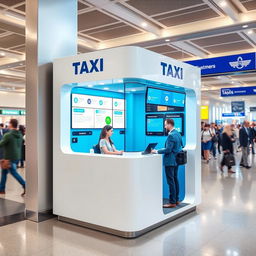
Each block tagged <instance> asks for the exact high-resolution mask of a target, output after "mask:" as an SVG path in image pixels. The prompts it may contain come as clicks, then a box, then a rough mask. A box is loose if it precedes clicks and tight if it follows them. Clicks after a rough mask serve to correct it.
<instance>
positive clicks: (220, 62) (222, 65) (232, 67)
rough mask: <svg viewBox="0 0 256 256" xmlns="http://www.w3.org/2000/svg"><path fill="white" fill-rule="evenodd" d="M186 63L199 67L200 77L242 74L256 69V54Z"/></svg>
mask: <svg viewBox="0 0 256 256" xmlns="http://www.w3.org/2000/svg"><path fill="white" fill-rule="evenodd" d="M186 63H188V64H191V65H194V66H197V67H199V68H200V69H201V75H202V76H206V75H217V74H223V73H234V72H242V71H248V70H255V69H256V53H255V52H253V53H244V54H236V55H230V56H223V57H216V58H209V59H200V60H192V61H187V62H186Z"/></svg>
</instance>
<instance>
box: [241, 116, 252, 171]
mask: <svg viewBox="0 0 256 256" xmlns="http://www.w3.org/2000/svg"><path fill="white" fill-rule="evenodd" d="M249 127H250V123H249V122H248V121H244V123H243V127H242V128H241V129H240V130H239V142H240V146H241V149H242V158H241V162H240V166H242V167H245V168H247V169H249V168H251V166H249V164H248V155H249V138H250V137H249Z"/></svg>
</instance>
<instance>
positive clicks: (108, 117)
mask: <svg viewBox="0 0 256 256" xmlns="http://www.w3.org/2000/svg"><path fill="white" fill-rule="evenodd" d="M105 122H106V124H108V125H109V124H111V117H110V116H107V117H106V118H105Z"/></svg>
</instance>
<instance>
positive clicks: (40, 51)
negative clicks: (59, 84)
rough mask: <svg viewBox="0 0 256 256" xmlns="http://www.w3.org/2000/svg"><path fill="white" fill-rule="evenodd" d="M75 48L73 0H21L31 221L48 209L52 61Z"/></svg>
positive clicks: (27, 204)
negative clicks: (23, 3)
mask: <svg viewBox="0 0 256 256" xmlns="http://www.w3.org/2000/svg"><path fill="white" fill-rule="evenodd" d="M76 53H77V0H26V110H27V112H26V115H27V118H26V126H27V131H26V132H27V135H26V182H27V194H26V199H25V205H26V213H27V218H28V219H31V220H34V221H40V220H42V219H43V217H44V214H46V213H47V214H48V213H50V212H51V210H52V119H53V118H54V117H53V116H52V87H53V82H52V75H53V70H52V61H53V60H54V59H56V58H61V57H65V56H69V55H75V54H76ZM67 189H68V188H67ZM64 200H65V199H64Z"/></svg>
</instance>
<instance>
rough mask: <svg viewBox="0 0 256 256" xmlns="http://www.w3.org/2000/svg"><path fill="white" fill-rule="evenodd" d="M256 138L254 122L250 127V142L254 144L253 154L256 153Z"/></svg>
mask: <svg viewBox="0 0 256 256" xmlns="http://www.w3.org/2000/svg"><path fill="white" fill-rule="evenodd" d="M255 138H256V131H255V124H254V123H252V124H251V126H250V128H249V140H250V142H249V144H250V145H252V154H253V155H254V154H255V150H254V142H255ZM250 145H249V146H250Z"/></svg>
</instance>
